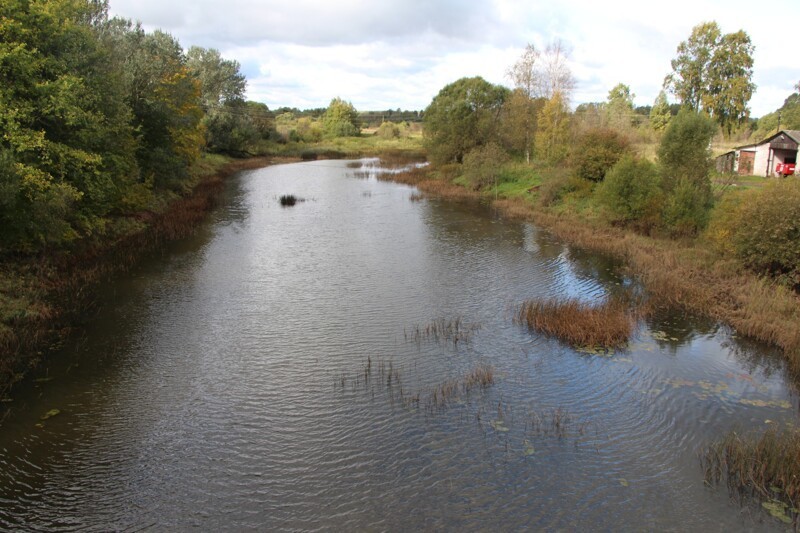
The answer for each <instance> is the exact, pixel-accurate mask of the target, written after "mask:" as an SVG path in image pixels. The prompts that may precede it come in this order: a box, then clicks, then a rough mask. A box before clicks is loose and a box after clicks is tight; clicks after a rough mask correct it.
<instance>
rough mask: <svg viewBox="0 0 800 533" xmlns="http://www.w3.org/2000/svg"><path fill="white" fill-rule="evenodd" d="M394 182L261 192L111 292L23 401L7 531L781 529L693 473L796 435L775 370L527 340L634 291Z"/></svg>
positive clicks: (341, 175) (291, 177)
mask: <svg viewBox="0 0 800 533" xmlns="http://www.w3.org/2000/svg"><path fill="white" fill-rule="evenodd" d="M377 172H382V170H381V169H380V168H379V167H378V165H377V163H376V162H375V161H374V160H367V161H362V162H344V161H314V162H309V163H302V164H293V165H279V166H274V167H269V168H266V169H261V170H256V171H248V172H244V173H242V174H240V175H238V177H237V178H235V179H232V180H231V181H230V182H229V184H228V191H227V197H226V201H225V202H224V208H222V209H220V210H219V211H217V212H216V213H215V214H214V216H213V219H212V220H211V221H210V222H209V223H208V224H207V225H206V226H204V227H203V228H202V229H201V231H199V232H198V233H197V235H195V236H194V237H193V238H190V239H187V240H184V241H181V242H178V243H175V244H174V245H173V246H172V247H171V248H170V249H169V250H168V251H166V252H165V253H161V254H156V255H155V256H153V257H150V258H148V259H147V260H146V261H145V262H144V263H143V264H142V265H140V266H139V267H138V268H137V269H135V270H134V271H133V272H132V273H131V274H129V275H126V276H124V277H122V278H120V279H117V280H115V281H114V282H113V283H110V284H108V285H107V286H105V287H103V288H102V290H101V291H100V293H99V294H98V299H99V300H100V301H102V302H104V306H103V308H102V311H101V312H99V313H98V314H97V315H96V316H94V317H92V318H91V320H89V321H88V324H87V327H86V330H85V331H84V332H83V334H82V335H80V336H79V337H78V338H75V339H74V340H73V342H71V343H70V344H69V345H68V346H67V347H65V349H64V352H63V353H62V354H61V356H60V357H59V358H58V359H57V360H54V361H53V362H52V363H50V364H49V365H48V366H47V367H45V368H43V369H42V372H41V374H40V375H38V376H35V377H34V379H32V380H30V381H29V382H28V383H27V384H26V385H25V386H24V387H22V388H20V389H18V390H17V392H16V396H15V397H14V401H13V406H14V416H13V417H12V418H11V420H9V421H8V422H7V423H6V424H5V425H4V426H3V428H2V432H1V433H0V529H20V528H23V529H43V530H48V529H59V530H63V529H80V528H89V529H104V530H105V529H128V528H130V529H134V530H135V529H141V528H147V527H152V528H154V529H158V530H163V529H186V528H189V527H202V528H203V529H219V528H229V529H259V530H298V529H301V530H305V529H318V528H325V529H357V530H363V529H403V530H416V529H439V528H441V529H462V528H463V529H470V530H474V529H582V530H587V529H591V530H596V529H608V530H611V529H613V530H618V529H637V530H639V529H644V530H654V529H655V530H665V529H666V530H700V529H710V530H714V531H717V530H726V531H727V530H740V529H774V528H776V526H777V525H779V524H776V523H774V522H772V521H770V520H771V519H765V518H764V517H763V516H762V515H761V514H758V513H755V514H752V513H742V512H740V510H739V508H738V507H736V506H735V505H734V504H732V503H731V502H730V501H729V500H728V498H727V495H726V494H725V493H724V491H718V490H711V489H708V488H706V487H704V486H703V480H702V472H701V471H700V469H699V466H698V461H697V451H698V450H699V449H700V448H701V447H702V446H703V445H704V444H705V443H706V442H708V441H709V440H710V439H713V438H715V437H718V436H719V435H721V434H723V433H724V432H726V431H727V430H729V429H731V428H733V427H740V428H745V429H747V428H754V429H760V428H763V427H765V426H766V425H767V424H768V423H769V424H779V425H783V426H786V425H794V424H795V423H796V416H797V415H796V413H797V398H796V396H795V395H794V394H793V393H792V391H791V388H790V387H789V386H787V384H786V382H785V379H784V377H783V376H784V370H783V367H782V365H781V363H780V362H779V359H777V358H776V357H775V354H772V353H770V351H769V350H767V349H765V348H764V347H763V346H760V345H757V344H754V343H750V342H746V341H743V340H742V339H738V338H736V337H735V336H734V335H732V334H731V333H730V332H729V331H728V330H727V329H726V328H719V327H718V326H717V325H716V324H714V323H710V322H708V321H703V320H700V319H698V318H696V317H692V316H688V315H685V314H683V313H679V312H674V311H672V312H666V311H663V312H660V313H658V314H656V315H655V316H653V317H652V318H651V319H649V321H648V322H647V323H646V324H643V325H642V327H641V328H640V330H639V332H638V334H637V337H636V338H635V339H634V340H633V342H632V343H631V345H630V347H629V349H627V350H623V351H619V352H616V353H611V354H605V353H604V354H586V353H581V352H578V351H575V350H573V349H571V348H568V347H566V346H564V345H562V344H559V343H558V342H557V341H554V340H551V339H547V338H542V337H538V336H536V335H534V334H531V333H530V332H529V331H528V330H527V329H526V328H522V327H519V326H517V325H515V324H514V323H513V322H512V320H511V315H512V314H513V311H512V310H513V308H514V306H515V305H518V304H519V303H520V302H521V301H523V300H526V299H530V298H536V297H547V296H555V295H570V296H575V297H579V298H584V299H587V300H594V299H597V298H601V297H603V296H605V295H606V294H608V293H611V292H614V291H619V290H622V288H624V287H625V286H628V285H630V280H628V279H626V278H625V277H624V276H622V275H621V274H620V269H619V268H618V266H619V265H617V264H616V263H614V262H613V261H610V260H608V259H607V258H603V257H599V256H595V255H592V254H587V253H585V252H581V251H579V250H575V249H572V248H570V247H568V246H566V245H564V244H563V243H560V242H559V241H557V240H555V239H554V238H553V237H552V236H550V235H549V234H547V233H546V232H543V231H541V230H539V229H537V228H535V227H534V226H531V225H529V224H519V223H510V222H505V221H502V220H498V219H496V218H495V217H493V216H492V213H491V212H490V211H489V210H488V209H484V208H482V207H480V206H470V205H464V204H462V203H444V202H440V201H438V200H431V199H426V200H423V201H420V202H409V201H408V198H409V194H410V191H411V190H412V189H410V188H408V187H406V186H403V185H398V184H393V183H387V182H383V181H377V180H375V179H369V178H370V176H374V174H375V173H377ZM359 177H360V178H368V179H356V178H359ZM282 194H296V195H298V196H301V197H303V198H307V199H310V201H307V202H303V203H298V204H297V205H296V206H295V207H293V208H292V209H282V208H281V207H280V205H279V204H278V203H277V202H276V201H275V199H276V198H278V197H279V196H280V195H282ZM456 323H458V324H463V325H464V327H467V325H468V326H469V334H468V335H467V334H463V337H459V341H458V342H455V341H454V340H453V339H454V338H455V337H456V335H455V334H454V333H453V329H452V328H453V324H456ZM426 327H427V328H428V330H427V331H428V333H427V335H426V334H425V331H426V330H425V328H426ZM431 327H433V328H434V330H431V329H430V328H431ZM447 328H451V329H450V330H448V329H447ZM415 331H418V332H419V335H418V336H416V337H415V335H414V332H415ZM431 331H435V332H436V333H435V334H434V333H431ZM448 331H449V333H448ZM460 331H462V332H463V331H467V330H460ZM409 333H411V335H410V336H409ZM448 335H449V336H448ZM442 339H444V340H442ZM488 368H491V370H492V372H493V380H492V383H490V384H486V383H483V382H480V381H479V380H478V378H477V377H475V376H477V375H479V374H475V372H476V369H484V370H485V369H488ZM470 376H473V377H472V378H470ZM36 378H38V379H39V381H37V380H36ZM470 379H472V380H473V381H470ZM474 380H478V381H474ZM479 382H480V383H483V384H482V385H475V384H474V383H479ZM467 383H473V385H472V386H469V387H468V386H467V385H466V384H467ZM434 394H435V396H434ZM443 395H444V396H445V400H442V399H441V398H442V396H443ZM415 398H416V400H415ZM52 409H58V410H59V411H60V412H59V414H57V415H55V416H52V417H50V418H47V419H46V420H42V419H41V418H42V417H43V416H44V415H46V414H47V413H48V411H50V410H52Z"/></svg>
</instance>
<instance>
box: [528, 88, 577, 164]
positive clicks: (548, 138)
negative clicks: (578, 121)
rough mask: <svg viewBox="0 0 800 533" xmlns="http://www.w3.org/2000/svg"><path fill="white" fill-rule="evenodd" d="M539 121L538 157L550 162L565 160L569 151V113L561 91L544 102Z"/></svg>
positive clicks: (537, 134) (537, 135) (537, 137)
mask: <svg viewBox="0 0 800 533" xmlns="http://www.w3.org/2000/svg"><path fill="white" fill-rule="evenodd" d="M538 123H539V130H538V132H537V133H536V158H537V159H539V160H540V161H546V162H548V163H550V164H555V163H559V162H561V161H563V160H564V158H565V157H566V155H567V153H568V146H567V143H568V141H569V113H568V112H567V106H566V104H565V102H564V99H563V98H562V96H561V93H560V92H556V93H555V94H554V95H553V96H552V98H550V99H549V100H547V102H546V103H545V104H544V107H542V110H541V111H540V112H539V119H538Z"/></svg>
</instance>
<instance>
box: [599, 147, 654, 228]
mask: <svg viewBox="0 0 800 533" xmlns="http://www.w3.org/2000/svg"><path fill="white" fill-rule="evenodd" d="M663 196H664V193H663V191H662V190H661V178H660V176H659V173H658V169H657V168H656V166H655V165H654V164H653V163H651V162H650V161H647V160H646V159H637V158H635V157H634V156H632V155H625V156H624V157H623V158H622V159H620V160H619V162H618V163H617V164H616V165H614V167H613V168H612V169H611V170H610V171H609V172H608V174H607V175H606V179H605V180H604V181H603V184H602V185H601V186H600V187H599V188H598V190H597V198H598V200H599V202H600V204H601V205H602V206H604V207H605V208H606V209H607V210H608V212H609V214H610V215H611V217H612V219H613V220H614V221H616V222H622V223H625V224H631V225H634V226H637V227H639V228H640V229H642V230H644V231H649V230H650V229H652V228H653V227H654V226H657V225H658V223H659V221H660V216H661V207H662V203H663Z"/></svg>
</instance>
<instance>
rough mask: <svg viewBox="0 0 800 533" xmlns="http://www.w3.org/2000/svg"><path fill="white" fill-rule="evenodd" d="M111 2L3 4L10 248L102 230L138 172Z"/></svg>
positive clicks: (0, 104) (0, 107)
mask: <svg viewBox="0 0 800 533" xmlns="http://www.w3.org/2000/svg"><path fill="white" fill-rule="evenodd" d="M106 20H107V6H106V4H105V3H104V2H87V1H84V0H47V1H40V2H29V1H24V0H8V1H5V2H3V3H0V87H1V88H0V131H1V132H2V136H0V152H2V153H3V156H2V158H3V160H4V166H5V167H6V169H13V171H11V170H7V173H6V175H5V176H3V177H2V185H0V187H2V188H3V190H4V192H5V194H6V195H9V197H8V198H7V199H6V201H7V202H8V205H9V206H10V209H12V210H16V211H17V212H20V213H25V216H22V217H17V218H15V219H14V220H11V221H9V224H11V226H13V227H8V228H5V229H4V230H3V232H2V234H3V235H5V237H6V238H7V239H8V240H7V241H6V242H4V243H2V244H0V246H2V247H3V248H11V249H27V250H33V249H36V248H39V247H42V246H54V245H55V246H60V245H62V244H65V243H67V242H69V241H71V240H73V239H75V238H77V237H79V236H82V235H88V234H92V233H95V232H101V231H103V228H104V220H105V216H106V215H107V214H108V213H109V212H110V211H111V210H112V209H113V208H114V207H115V204H116V202H117V201H118V199H119V197H120V195H121V194H123V193H124V190H125V188H126V186H127V185H129V184H130V183H131V182H132V180H133V175H134V174H135V166H136V165H135V160H134V157H133V149H134V144H133V137H132V129H131V128H130V126H129V124H128V119H129V117H130V114H129V112H128V110H127V108H126V107H125V105H124V104H123V103H121V102H120V100H119V98H118V95H117V91H119V90H121V88H122V85H121V82H120V80H121V70H120V68H119V66H118V65H117V64H115V63H114V62H113V61H109V51H108V50H107V49H106V48H105V47H104V46H102V44H101V41H100V38H99V33H100V29H99V28H100V27H101V26H102V25H103V24H104V23H105V21H106Z"/></svg>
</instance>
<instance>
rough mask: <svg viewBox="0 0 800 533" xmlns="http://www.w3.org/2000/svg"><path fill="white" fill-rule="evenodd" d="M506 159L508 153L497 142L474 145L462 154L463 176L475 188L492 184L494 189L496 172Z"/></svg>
mask: <svg viewBox="0 0 800 533" xmlns="http://www.w3.org/2000/svg"><path fill="white" fill-rule="evenodd" d="M507 160H508V154H507V153H506V152H505V151H504V150H503V149H502V148H501V147H500V146H498V145H497V143H494V142H489V143H487V144H484V145H481V146H476V147H475V148H473V149H472V150H470V151H469V152H467V154H466V155H465V156H464V177H465V178H467V180H468V181H469V183H470V184H471V185H472V186H473V187H474V188H475V189H480V188H483V187H487V186H491V185H494V187H495V190H496V189H497V178H498V174H499V173H500V169H501V167H502V166H503V163H505V162H506V161H507Z"/></svg>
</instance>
